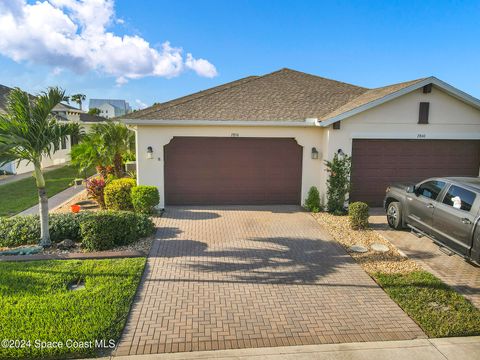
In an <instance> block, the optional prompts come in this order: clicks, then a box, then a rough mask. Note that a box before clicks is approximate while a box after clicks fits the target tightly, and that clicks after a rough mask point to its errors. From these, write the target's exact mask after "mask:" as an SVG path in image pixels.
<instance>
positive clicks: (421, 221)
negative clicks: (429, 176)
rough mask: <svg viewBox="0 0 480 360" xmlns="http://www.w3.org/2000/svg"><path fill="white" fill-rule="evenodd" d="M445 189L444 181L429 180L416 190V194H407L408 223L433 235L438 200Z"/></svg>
mask: <svg viewBox="0 0 480 360" xmlns="http://www.w3.org/2000/svg"><path fill="white" fill-rule="evenodd" d="M444 187H445V182H444V181H439V180H429V181H426V182H424V183H422V184H420V185H418V186H416V188H415V192H414V193H412V194H407V197H406V206H407V216H408V220H407V221H408V223H409V224H411V225H413V226H415V227H417V228H419V229H420V230H423V231H425V232H427V233H429V234H431V233H432V225H433V211H434V210H435V207H436V205H437V201H436V200H437V198H438V196H439V194H440V192H441V191H442V190H443V188H444Z"/></svg>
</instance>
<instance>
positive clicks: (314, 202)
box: [305, 186, 322, 212]
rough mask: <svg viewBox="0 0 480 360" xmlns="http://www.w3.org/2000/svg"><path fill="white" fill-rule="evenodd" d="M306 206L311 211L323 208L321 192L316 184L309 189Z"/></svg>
mask: <svg viewBox="0 0 480 360" xmlns="http://www.w3.org/2000/svg"><path fill="white" fill-rule="evenodd" d="M305 208H306V209H307V210H308V211H311V212H319V211H321V210H322V206H321V205H320V194H319V192H318V189H317V188H316V187H315V186H312V187H311V188H310V190H308V195H307V198H306V199H305Z"/></svg>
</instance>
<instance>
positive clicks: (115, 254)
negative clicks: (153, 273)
mask: <svg viewBox="0 0 480 360" xmlns="http://www.w3.org/2000/svg"><path fill="white" fill-rule="evenodd" d="M144 256H147V253H145V252H143V251H139V250H125V251H98V252H89V253H66V254H37V255H11V256H2V257H0V262H7V261H37V260H73V259H76V260H87V259H116V258H134V257H144Z"/></svg>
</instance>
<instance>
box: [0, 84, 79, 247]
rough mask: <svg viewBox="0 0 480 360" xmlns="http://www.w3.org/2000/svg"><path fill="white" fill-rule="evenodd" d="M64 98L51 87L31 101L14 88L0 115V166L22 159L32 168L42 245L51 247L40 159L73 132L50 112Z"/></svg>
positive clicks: (55, 88)
mask: <svg viewBox="0 0 480 360" xmlns="http://www.w3.org/2000/svg"><path fill="white" fill-rule="evenodd" d="M64 96H65V92H64V91H63V90H61V89H59V88H57V87H51V88H48V89H47V90H46V91H44V92H42V93H40V94H39V95H38V96H36V97H35V98H34V99H31V98H30V97H29V95H28V94H27V93H26V92H24V91H22V90H20V89H19V88H15V89H13V90H12V91H10V93H9V94H8V96H7V105H6V113H3V114H0V165H4V164H6V163H8V162H11V161H18V162H19V161H22V160H23V161H26V162H27V163H32V164H33V166H34V177H35V182H36V185H37V189H38V199H39V207H40V230H41V241H40V244H41V245H42V246H50V245H51V241H50V232H49V228H48V197H47V192H46V190H45V179H44V177H43V172H42V168H41V163H42V157H47V156H48V157H51V156H52V154H53V153H55V151H56V150H57V149H59V148H60V144H61V142H62V141H66V140H67V136H68V135H70V134H72V133H73V132H74V131H75V129H74V127H75V126H73V125H72V124H62V123H59V122H57V120H56V118H55V116H54V115H53V114H52V112H51V111H52V109H53V108H54V107H55V106H56V105H58V103H60V102H61V101H62V100H63V98H64Z"/></svg>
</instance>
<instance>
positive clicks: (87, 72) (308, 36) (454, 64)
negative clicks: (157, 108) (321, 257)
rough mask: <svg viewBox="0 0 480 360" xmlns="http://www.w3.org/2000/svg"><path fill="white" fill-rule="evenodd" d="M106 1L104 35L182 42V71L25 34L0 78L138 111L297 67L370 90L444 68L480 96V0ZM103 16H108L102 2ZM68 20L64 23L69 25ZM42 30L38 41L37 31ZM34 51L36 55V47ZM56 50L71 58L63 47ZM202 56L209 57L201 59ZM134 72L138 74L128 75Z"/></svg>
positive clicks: (1, 64) (153, 44)
mask: <svg viewBox="0 0 480 360" xmlns="http://www.w3.org/2000/svg"><path fill="white" fill-rule="evenodd" d="M16 1H17V2H18V4H19V5H18V6H19V7H25V6H26V5H25V4H22V1H21V0H16ZM51 1H52V4H53V5H54V6H56V9H55V10H59V11H63V12H64V14H66V15H67V16H71V17H72V16H73V17H72V18H75V19H76V22H77V23H78V25H79V28H81V27H82V26H83V27H85V28H88V26H90V29H94V26H97V27H98V26H99V25H98V24H95V23H94V24H93V25H92V24H90V22H93V21H94V20H92V17H90V18H88V17H85V18H82V17H81V16H80V15H78V16H77V15H75V14H77V13H76V12H78V14H82V12H81V11H82V9H81V8H79V7H78V6H82V4H76V2H75V0H65V1H66V2H67V3H72V4H73V5H72V4H71V5H68V6H64V5H62V6H60V5H58V4H59V3H61V1H62V0H51ZM1 2H3V0H0V3H1ZM87 2H88V0H87ZM28 3H29V4H30V5H33V4H34V3H33V2H28ZM105 3H106V5H109V6H111V7H112V8H111V9H110V12H107V13H106V14H105V19H107V18H109V21H108V23H107V22H106V21H107V20H105V24H106V25H105V30H104V31H103V30H98V31H103V33H102V34H104V33H112V34H114V35H115V36H118V39H122V37H123V36H124V35H127V36H134V35H136V36H137V38H141V39H143V40H144V41H146V42H148V43H149V45H148V51H150V49H157V50H158V51H159V53H160V56H163V55H162V54H163V53H162V52H161V50H159V49H161V47H162V44H163V43H165V42H166V41H168V42H169V43H170V44H171V47H173V48H182V52H181V53H179V52H176V50H168V51H167V53H168V54H167V55H168V56H170V57H172V56H178V54H180V55H179V56H181V57H183V60H182V59H180V62H179V63H178V62H177V63H174V64H177V65H178V66H180V68H181V69H180V68H175V69H173V70H172V69H171V68H168V69H164V68H161V69H160V70H158V69H159V68H158V67H155V69H156V70H152V69H153V65H151V63H150V62H152V61H153V62H156V63H155V64H154V65H155V66H156V65H158V64H160V65H161V64H163V63H162V62H161V61H160V60H158V55H155V54H154V55H152V54H151V52H148V51H147V50H145V51H147V52H148V54H146V55H145V56H144V58H145V59H146V60H145V59H143V58H142V59H143V60H145V66H139V67H137V66H136V65H135V68H132V67H131V64H132V63H135V62H136V61H137V60H138V59H139V56H138V54H139V52H137V51H131V48H129V49H130V50H128V49H127V50H126V51H124V48H123V47H120V48H114V50H115V51H114V52H115V54H116V56H112V55H111V54H112V53H111V49H104V48H101V49H100V50H98V49H96V50H95V52H94V54H95V55H91V56H90V55H89V56H90V57H88V58H87V59H82V62H81V63H79V62H78V61H79V60H78V59H77V56H80V57H81V56H83V55H82V54H80V55H78V54H75V56H73V55H71V54H70V55H69V56H70V57H62V56H59V55H58V54H54V53H52V50H51V49H47V50H46V49H44V48H42V46H41V45H38V44H39V43H41V41H39V40H38V39H30V40H29V39H26V38H25V36H21V37H20V32H19V33H18V34H19V35H18V37H19V39H20V40H16V42H13V40H12V41H11V42H10V43H9V44H3V45H2V44H1V42H0V54H1V55H0V76H1V81H0V83H1V84H4V85H7V86H19V87H21V88H23V89H25V90H27V91H29V92H32V93H35V92H38V91H39V90H42V89H43V88H45V87H46V86H49V85H59V86H61V87H63V88H65V89H66V90H67V92H68V93H78V92H80V93H85V94H87V96H88V97H111V98H123V99H126V100H128V101H129V102H130V103H131V104H132V105H133V106H134V107H137V106H139V104H140V103H144V104H147V105H151V104H152V103H153V102H163V101H165V100H168V99H172V98H176V97H178V96H181V95H185V94H188V93H191V92H195V91H198V90H201V89H205V88H209V87H212V86H215V85H218V84H222V83H225V82H228V81H232V80H235V79H238V78H241V77H244V76H248V75H260V74H265V73H268V72H271V71H275V70H278V69H280V68H283V67H289V68H292V69H296V70H301V71H305V72H308V73H312V74H316V75H319V76H324V77H328V78H332V79H336V80H341V81H345V82H349V83H353V84H357V85H361V86H366V87H377V86H383V85H387V84H390V83H395V82H401V81H406V80H410V79H415V78H419V77H425V76H430V75H434V76H437V77H438V78H440V79H442V80H444V81H446V82H448V83H450V84H452V85H454V86H456V87H458V88H460V89H461V90H463V91H466V92H468V93H470V94H471V95H473V96H475V97H480V72H479V64H480V61H479V60H480V46H479V44H480V41H479V39H480V26H479V25H480V24H479V21H478V19H479V18H480V2H479V1H412V2H408V1H334V2H327V1H273V0H272V1H267V0H263V1H261V0H257V1H246V0H236V1H228V0H224V1H207V0H203V1H193V0H190V1H187V0H182V1H130V0H117V1H115V2H114V3H113V2H112V1H111V0H105ZM9 7H10V5H5V4H3V6H1V5H0V20H1V16H2V13H3V15H4V16H6V15H5V14H6V13H7V12H10V13H13V12H14V11H17V10H15V9H12V8H9ZM36 13H38V11H37V12H36ZM94 13H95V14H100V12H99V10H98V9H94ZM72 14H73V15H72ZM45 18H48V19H51V18H52V16H50V15H49V16H47V15H46V16H45ZM93 18H95V19H101V16H100V15H99V16H98V17H97V16H94V17H93ZM26 19H27V20H28V17H26ZM79 19H80V20H79ZM85 19H87V20H85ZM27 20H25V21H27ZM59 21H60V20H59ZM3 23H4V24H5V23H6V22H5V21H3ZM59 24H60V25H59V28H61V26H64V25H61V22H59ZM100 25H102V24H100ZM2 26H3V25H0V36H2V31H3V36H4V35H6V34H14V35H13V37H15V34H16V33H15V31H16V30H15V29H16V28H3V29H2ZM12 26H13V25H12ZM32 26H33V25H32ZM95 29H96V28H95ZM34 30H35V29H34ZM49 31H50V32H52V31H55V29H54V30H49ZM79 31H80V30H79ZM95 31H97V30H95ZM32 32H33V35H32V37H35V36H36V32H35V31H32ZM102 36H103V35H102ZM85 39H86V40H85ZM82 40H85V41H87V43H88V41H91V38H90V40H89V38H88V36H84V38H82ZM19 41H25V42H27V44H26V45H25V46H23V45H22V44H20V45H22V48H21V49H20V48H16V49H12V48H14V47H15V46H20V45H19V44H18V42H19ZM28 41H30V42H31V43H28ZM85 41H84V42H82V43H79V44H80V45H78V47H77V50H78V49H82V46H88V45H85V44H86V42H85ZM47 45H48V44H47ZM47 45H45V46H47ZM28 46H30V48H28V49H29V51H24V48H25V47H28ZM119 46H120V45H119ZM121 46H123V45H121ZM139 46H140V45H139ZM142 46H143V45H142ZM142 49H144V48H142ZM97 50H98V51H97ZM20 51H23V52H20ZM55 51H57V52H60V53H61V51H59V50H58V47H57V49H56V50H55ZM69 51H70V52H72V53H73V52H75V50H72V49H69ZM89 51H90V50H89ZM187 53H191V54H192V55H193V60H194V64H193V65H191V64H190V65H189V64H188V61H187ZM92 54H93V53H92ZM119 54H120V55H119ZM60 55H61V54H60ZM13 58H16V61H15V60H14V59H13ZM152 58H153V59H156V60H151V59H152ZM91 59H93V60H91ZM111 59H113V60H111ZM162 59H163V58H162ZM199 59H204V60H206V61H205V62H203V63H202V62H196V61H197V60H199ZM143 60H142V61H143ZM177 60H178V59H177ZM149 61H150V62H149ZM182 61H183V62H182ZM91 63H94V64H95V65H92V64H91ZM112 64H113V65H112ZM179 64H180V65H179ZM169 65H170V64H169ZM196 65H198V66H196ZM129 66H130V67H129ZM132 66H133V65H132ZM179 69H180V70H179ZM123 70H125V71H130V72H131V73H132V75H131V76H130V77H128V76H127V77H126V78H125V77H123V76H122V71H123ZM137 100H138V101H137Z"/></svg>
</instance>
